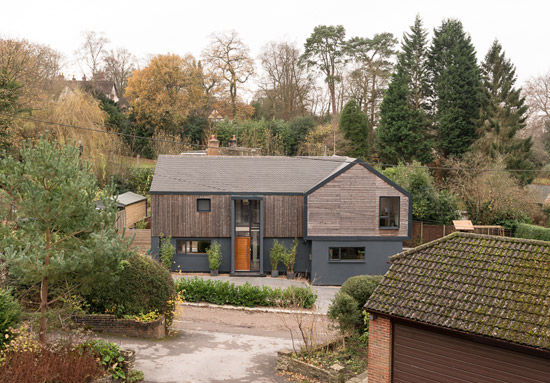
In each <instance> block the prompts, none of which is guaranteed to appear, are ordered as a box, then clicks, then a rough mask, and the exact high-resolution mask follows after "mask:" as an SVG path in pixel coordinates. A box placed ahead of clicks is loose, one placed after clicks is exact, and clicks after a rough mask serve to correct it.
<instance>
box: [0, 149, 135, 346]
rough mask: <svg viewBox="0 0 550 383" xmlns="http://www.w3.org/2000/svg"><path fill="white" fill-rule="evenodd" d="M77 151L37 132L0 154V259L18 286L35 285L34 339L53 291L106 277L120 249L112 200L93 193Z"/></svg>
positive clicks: (87, 170)
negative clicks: (13, 153)
mask: <svg viewBox="0 0 550 383" xmlns="http://www.w3.org/2000/svg"><path fill="white" fill-rule="evenodd" d="M79 156H80V151H79V149H78V148H77V147H76V146H75V145H65V146H61V145H59V146H58V145H57V143H55V142H49V141H48V140H47V139H46V138H42V139H41V140H40V141H39V142H38V143H37V144H36V145H31V144H30V143H29V144H28V145H26V146H25V147H24V148H23V149H21V151H20V155H19V157H20V160H16V159H14V158H13V157H5V158H3V159H0V217H8V220H6V221H0V261H2V262H5V263H6V264H7V266H8V270H9V273H10V275H11V276H12V277H13V278H15V279H16V280H17V281H18V282H19V283H20V284H21V285H24V286H31V287H34V286H40V294H39V300H40V301H39V302H37V303H39V306H38V307H39V308H40V313H41V320H40V340H41V341H42V342H44V341H45V340H46V323H47V322H46V320H47V319H46V318H47V316H46V313H47V311H48V307H49V306H50V305H51V304H52V303H53V302H55V301H57V300H58V299H59V298H60V297H61V296H62V295H59V294H61V293H62V294H71V293H72V292H73V291H77V290H78V291H81V292H82V291H85V290H86V288H89V287H90V286H91V285H92V284H97V283H104V282H106V281H108V280H109V279H110V278H112V275H113V273H115V272H116V271H117V270H118V268H119V267H120V266H121V262H122V261H123V260H124V258H125V256H127V255H128V244H127V243H126V241H125V240H123V239H122V237H120V236H119V235H117V232H116V229H115V220H116V211H117V209H116V201H115V200H113V199H111V198H109V194H110V193H109V190H106V191H104V192H103V193H100V192H99V190H98V185H97V180H96V178H95V176H94V174H93V173H92V172H91V168H90V166H89V165H88V164H87V163H84V162H82V161H81V160H80V157H79ZM111 190H112V188H111ZM98 196H99V197H100V199H101V202H102V204H103V205H104V206H105V208H104V209H103V210H98V209H96V204H95V203H94V200H96V198H97V197H98ZM8 210H9V211H8ZM4 219H5V218H4ZM0 263H1V262H0ZM60 289H61V290H62V291H60ZM73 294H74V293H73Z"/></svg>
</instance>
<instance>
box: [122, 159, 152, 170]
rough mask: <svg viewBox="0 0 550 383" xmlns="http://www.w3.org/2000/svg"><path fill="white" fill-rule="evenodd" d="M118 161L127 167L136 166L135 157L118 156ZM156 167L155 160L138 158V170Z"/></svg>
mask: <svg viewBox="0 0 550 383" xmlns="http://www.w3.org/2000/svg"><path fill="white" fill-rule="evenodd" d="M120 161H121V163H122V164H124V165H128V166H136V165H137V157H129V156H120ZM155 166H157V160H151V159H149V158H142V157H140V158H139V167H140V168H154V167H155Z"/></svg>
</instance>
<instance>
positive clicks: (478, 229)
mask: <svg viewBox="0 0 550 383" xmlns="http://www.w3.org/2000/svg"><path fill="white" fill-rule="evenodd" d="M474 229H475V230H474V233H476V234H485V235H496V236H506V237H509V236H510V235H511V233H510V231H509V230H505V229H504V228H503V227H502V226H480V225H474ZM455 231H456V230H455V228H454V226H453V225H429V224H425V223H423V222H413V226H412V237H411V240H410V241H403V247H415V246H418V245H421V244H423V243H426V242H431V241H435V240H436V239H439V238H442V237H444V236H446V235H449V234H451V233H454V232H455Z"/></svg>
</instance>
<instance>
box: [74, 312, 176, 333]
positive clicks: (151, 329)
mask: <svg viewBox="0 0 550 383" xmlns="http://www.w3.org/2000/svg"><path fill="white" fill-rule="evenodd" d="M73 321H74V322H75V323H76V324H79V325H83V326H84V327H89V328H91V330H93V331H94V332H98V333H106V334H113V335H125V336H130V337H137V338H152V339H160V338H164V337H165V336H166V319H165V317H164V315H161V316H160V317H159V318H158V319H156V320H154V321H153V322H139V321H135V320H132V319H123V318H117V317H115V316H114V315H110V314H89V315H75V316H73Z"/></svg>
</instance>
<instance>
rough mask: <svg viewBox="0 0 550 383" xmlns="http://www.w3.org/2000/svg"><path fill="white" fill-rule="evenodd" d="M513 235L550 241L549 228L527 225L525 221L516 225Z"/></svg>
mask: <svg viewBox="0 0 550 383" xmlns="http://www.w3.org/2000/svg"><path fill="white" fill-rule="evenodd" d="M514 237H517V238H526V239H538V240H541V241H550V229H548V228H546V227H541V226H536V225H529V224H527V223H520V224H518V225H517V228H516V231H515V233H514Z"/></svg>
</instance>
